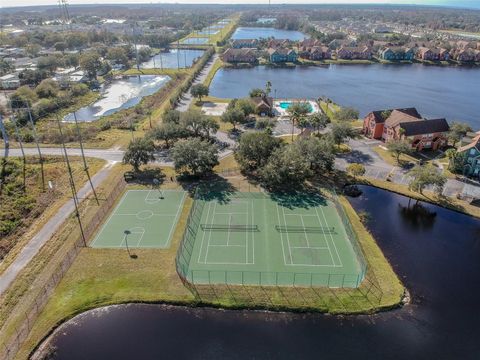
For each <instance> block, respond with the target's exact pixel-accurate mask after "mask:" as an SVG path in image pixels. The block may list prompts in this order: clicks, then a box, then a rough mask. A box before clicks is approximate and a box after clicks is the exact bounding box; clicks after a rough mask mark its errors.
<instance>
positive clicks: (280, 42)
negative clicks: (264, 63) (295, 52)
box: [267, 39, 292, 49]
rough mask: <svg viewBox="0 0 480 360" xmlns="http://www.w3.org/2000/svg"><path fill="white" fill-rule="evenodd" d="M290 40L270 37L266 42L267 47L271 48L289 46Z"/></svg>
mask: <svg viewBox="0 0 480 360" xmlns="http://www.w3.org/2000/svg"><path fill="white" fill-rule="evenodd" d="M291 44H292V42H291V41H290V40H288V39H271V40H269V41H268V43H267V47H268V48H271V49H278V48H285V47H289V46H290V45H291Z"/></svg>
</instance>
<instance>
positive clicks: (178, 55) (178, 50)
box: [177, 39, 180, 70]
mask: <svg viewBox="0 0 480 360" xmlns="http://www.w3.org/2000/svg"><path fill="white" fill-rule="evenodd" d="M178 69H180V40H179V39H177V70H178Z"/></svg>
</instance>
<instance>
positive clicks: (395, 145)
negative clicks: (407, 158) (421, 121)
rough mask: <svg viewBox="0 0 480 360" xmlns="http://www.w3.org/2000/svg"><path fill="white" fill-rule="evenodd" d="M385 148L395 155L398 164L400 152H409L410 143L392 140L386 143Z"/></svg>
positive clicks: (410, 151) (410, 148) (410, 150)
mask: <svg viewBox="0 0 480 360" xmlns="http://www.w3.org/2000/svg"><path fill="white" fill-rule="evenodd" d="M387 149H388V151H389V152H391V153H392V156H394V157H395V159H396V161H397V164H400V156H401V155H402V154H405V155H407V154H411V153H412V145H410V144H409V143H408V142H406V141H404V140H393V141H389V142H388V143H387Z"/></svg>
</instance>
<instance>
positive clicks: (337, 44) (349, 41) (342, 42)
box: [328, 39, 357, 50]
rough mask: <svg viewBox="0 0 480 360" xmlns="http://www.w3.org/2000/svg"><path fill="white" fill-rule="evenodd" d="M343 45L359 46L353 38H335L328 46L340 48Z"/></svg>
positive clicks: (334, 48) (333, 48)
mask: <svg viewBox="0 0 480 360" xmlns="http://www.w3.org/2000/svg"><path fill="white" fill-rule="evenodd" d="M342 46H344V47H356V46H357V41H356V40H353V39H343V40H341V39H334V40H332V41H330V42H329V43H328V47H329V48H330V49H331V50H338V49H340V48H341V47H342Z"/></svg>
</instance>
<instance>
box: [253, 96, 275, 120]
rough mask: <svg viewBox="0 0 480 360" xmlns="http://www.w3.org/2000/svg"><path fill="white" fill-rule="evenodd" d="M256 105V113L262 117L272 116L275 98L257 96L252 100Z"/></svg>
mask: <svg viewBox="0 0 480 360" xmlns="http://www.w3.org/2000/svg"><path fill="white" fill-rule="evenodd" d="M251 100H252V102H253V103H254V104H255V113H257V114H258V115H261V116H271V115H272V112H273V98H271V97H269V96H257V97H252V98H251Z"/></svg>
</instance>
